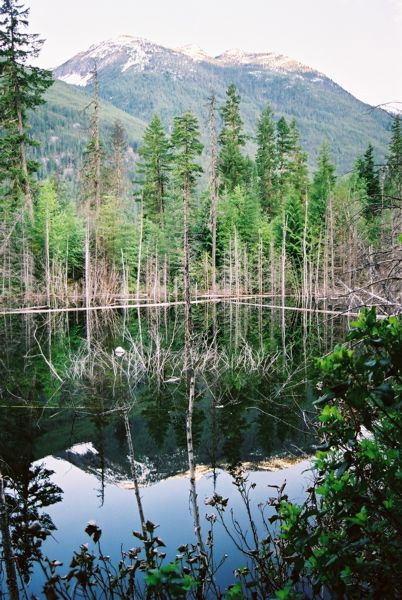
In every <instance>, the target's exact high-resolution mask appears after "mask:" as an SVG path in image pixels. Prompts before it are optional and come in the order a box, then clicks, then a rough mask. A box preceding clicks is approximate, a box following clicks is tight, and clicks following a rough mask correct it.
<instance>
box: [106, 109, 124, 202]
mask: <svg viewBox="0 0 402 600" xmlns="http://www.w3.org/2000/svg"><path fill="white" fill-rule="evenodd" d="M110 138H111V146H112V149H111V150H112V152H111V157H110V167H111V174H110V180H111V181H110V185H111V191H112V193H113V195H114V196H115V198H116V199H117V201H118V202H119V203H121V201H122V199H123V196H124V194H125V192H126V188H127V172H126V153H127V135H126V131H125V129H124V127H123V124H122V123H121V121H119V120H118V119H117V120H116V121H115V122H114V124H113V128H112V131H111V135H110Z"/></svg>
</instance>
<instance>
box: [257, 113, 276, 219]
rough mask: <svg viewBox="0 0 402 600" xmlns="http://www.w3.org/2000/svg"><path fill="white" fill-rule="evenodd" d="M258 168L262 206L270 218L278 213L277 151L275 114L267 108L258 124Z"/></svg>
mask: <svg viewBox="0 0 402 600" xmlns="http://www.w3.org/2000/svg"><path fill="white" fill-rule="evenodd" d="M256 167H257V175H258V187H259V194H260V199H261V206H262V209H263V210H264V212H265V213H266V214H267V215H268V216H269V217H273V216H275V214H276V212H277V207H276V206H275V205H276V201H275V195H276V194H277V189H276V188H277V174H276V168H277V150H276V139H275V123H274V120H273V112H272V109H271V107H270V106H267V107H266V108H265V109H264V110H263V111H262V113H261V116H260V118H259V120H258V123H257V156H256Z"/></svg>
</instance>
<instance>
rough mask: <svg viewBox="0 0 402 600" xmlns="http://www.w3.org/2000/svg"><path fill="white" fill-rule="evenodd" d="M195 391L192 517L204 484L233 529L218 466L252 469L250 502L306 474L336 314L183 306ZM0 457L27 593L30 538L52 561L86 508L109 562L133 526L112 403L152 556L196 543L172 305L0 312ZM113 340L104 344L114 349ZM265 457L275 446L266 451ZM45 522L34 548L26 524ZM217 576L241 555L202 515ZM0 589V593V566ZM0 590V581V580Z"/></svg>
mask: <svg viewBox="0 0 402 600" xmlns="http://www.w3.org/2000/svg"><path fill="white" fill-rule="evenodd" d="M194 321H195V331H196V335H195V340H194V350H193V351H194V356H195V361H196V365H197V368H196V400H195V411H194V415H193V423H192V425H193V438H194V450H195V459H196V463H197V482H196V486H197V496H198V502H199V510H200V517H201V527H202V531H203V533H205V532H206V531H207V529H208V527H209V524H208V522H207V520H206V518H205V517H206V515H208V514H211V512H213V510H212V509H211V507H210V506H207V505H205V503H204V500H205V498H208V497H211V496H212V494H213V493H214V492H217V493H219V494H220V495H221V496H223V497H228V498H229V504H228V506H229V508H233V511H234V514H235V516H236V518H237V519H238V521H239V523H240V525H241V526H242V527H243V528H244V530H245V531H246V530H247V527H248V523H247V519H246V511H245V508H244V504H243V502H242V499H241V497H240V495H239V494H238V491H237V489H236V488H235V486H234V485H233V477H232V475H231V468H233V467H239V466H241V467H242V468H243V469H244V470H245V473H246V474H248V475H249V481H250V483H251V482H254V483H256V484H257V485H256V487H255V489H253V491H252V503H253V510H254V511H255V514H254V515H253V516H254V517H255V520H256V524H257V528H258V529H259V530H260V529H262V524H261V523H260V516H259V510H258V504H259V503H264V502H265V501H266V500H267V498H268V497H269V496H270V495H272V489H271V488H269V487H268V486H269V485H275V484H278V485H280V484H281V483H282V482H283V480H284V479H286V481H287V490H288V494H289V496H290V497H291V498H293V499H301V498H302V497H303V490H304V489H305V487H306V482H307V481H308V480H309V479H311V477H312V474H311V472H310V471H309V461H308V458H306V457H308V455H309V454H310V453H311V451H312V448H313V445H314V442H315V440H314V434H313V432H312V429H311V423H312V422H313V421H314V409H313V405H312V401H313V399H314V388H313V385H312V383H310V382H312V380H313V379H314V366H313V364H314V361H313V359H314V357H317V356H321V355H323V354H325V353H326V352H328V351H329V350H330V349H331V348H332V347H333V346H334V344H335V343H336V342H337V341H340V340H343V339H344V337H345V332H346V329H347V326H348V323H347V320H346V319H345V318H344V317H336V318H335V317H333V316H331V315H329V316H327V315H320V314H306V313H298V312H288V311H282V310H274V311H272V310H267V309H263V308H256V307H251V306H244V305H233V304H229V303H228V304H226V305H219V306H215V305H205V306H197V307H196V309H195V310H194ZM0 337H1V339H0V342H1V350H0V353H1V354H0V361H1V362H0V368H1V381H0V391H1V407H0V433H1V441H0V461H1V470H2V472H3V475H4V476H5V477H6V484H7V489H6V492H7V498H8V502H9V504H10V505H11V504H12V506H13V511H12V515H11V531H12V535H13V536H14V543H15V545H16V551H15V552H16V554H17V556H18V557H19V561H18V564H19V569H20V573H21V575H22V578H23V579H24V580H25V585H26V589H27V590H28V592H29V594H32V593H34V594H38V595H39V596H40V594H41V590H42V586H43V575H42V573H41V570H40V569H39V568H38V565H37V564H36V561H35V555H36V554H37V553H38V552H40V553H42V555H43V556H47V557H49V558H50V559H57V560H60V561H61V562H62V563H63V567H64V566H65V569H66V570H67V568H68V565H69V561H70V558H71V556H72V553H73V551H74V550H77V549H78V548H79V546H80V544H82V543H86V542H89V538H88V536H87V535H86V534H85V532H84V529H85V526H86V524H87V522H88V521H89V520H95V521H96V523H97V524H98V525H99V526H100V527H101V529H102V532H103V534H102V546H103V550H104V552H107V553H108V554H109V555H110V556H111V557H112V559H113V560H115V561H118V559H119V558H120V552H121V548H124V549H129V548H130V547H132V546H134V545H136V544H137V543H138V540H134V538H133V536H132V531H133V530H138V529H140V520H139V516H138V508H137V504H136V501H135V495H134V491H133V481H132V478H131V472H130V457H129V450H128V444H127V437H126V430H125V425H124V420H123V417H122V414H123V412H126V413H128V415H129V424H130V430H131V438H132V442H133V447H134V452H135V469H136V473H137V477H138V481H139V484H140V491H141V497H142V503H143V508H144V512H145V515H146V518H147V519H150V520H151V521H152V522H154V523H157V524H158V525H159V528H158V535H159V536H160V537H161V538H162V539H163V541H164V542H165V544H166V546H167V549H166V552H167V560H169V559H174V557H175V556H176V554H177V547H178V546H180V545H181V544H183V543H195V537H194V520H193V517H194V515H193V511H192V506H191V502H190V488H189V480H188V468H189V467H188V455H187V445H186V430H185V425H186V410H187V398H186V393H185V382H184V377H183V375H182V371H183V364H184V362H183V361H184V351H183V347H184V332H183V314H182V312H181V309H157V310H156V309H143V310H141V311H136V310H130V311H127V312H125V313H122V312H111V311H107V313H105V314H103V313H97V314H92V315H90V316H89V317H88V318H86V317H85V315H83V314H82V313H81V314H79V313H77V314H74V313H70V314H67V315H66V314H65V315H53V316H52V317H49V316H48V315H36V316H17V317H7V318H4V319H3V321H2V323H1V327H0ZM118 347H121V348H122V349H123V351H124V352H123V351H122V352H121V353H120V354H119V353H118V354H119V355H116V348H118ZM279 459H280V460H279ZM35 521H39V522H40V523H41V524H42V525H43V526H44V527H45V528H46V529H48V530H50V531H51V532H52V533H51V535H49V536H48V537H47V538H46V539H45V540H43V541H41V540H38V541H37V547H36V548H33V547H32V544H31V543H30V542H29V539H31V538H27V537H26V536H25V535H24V527H25V523H28V526H29V524H30V523H32V522H35ZM214 552H215V555H216V557H217V561H218V562H219V560H220V558H221V557H223V556H225V555H227V558H226V560H225V561H224V563H223V565H222V567H221V568H220V570H219V572H218V575H217V582H218V584H219V586H220V587H221V589H224V588H225V587H226V586H227V585H229V584H230V583H232V582H233V580H234V575H233V571H234V569H235V568H237V567H239V566H241V565H245V564H246V563H247V557H245V556H244V555H243V554H242V553H241V552H240V551H239V549H237V548H235V547H234V545H233V543H232V542H231V541H230V539H229V537H228V535H227V534H226V533H225V531H224V530H223V529H222V527H221V526H220V524H219V523H217V524H216V525H215V548H214ZM0 590H2V591H3V592H4V593H6V585H5V576H4V574H2V575H1V579H0ZM0 597H1V594H0Z"/></svg>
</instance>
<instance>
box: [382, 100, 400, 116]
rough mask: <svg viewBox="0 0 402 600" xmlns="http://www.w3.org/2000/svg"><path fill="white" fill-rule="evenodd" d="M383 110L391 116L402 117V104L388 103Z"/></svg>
mask: <svg viewBox="0 0 402 600" xmlns="http://www.w3.org/2000/svg"><path fill="white" fill-rule="evenodd" d="M381 108H383V109H384V110H386V111H387V112H389V113H391V115H402V102H387V103H386V104H384V105H383V106H382V107H381Z"/></svg>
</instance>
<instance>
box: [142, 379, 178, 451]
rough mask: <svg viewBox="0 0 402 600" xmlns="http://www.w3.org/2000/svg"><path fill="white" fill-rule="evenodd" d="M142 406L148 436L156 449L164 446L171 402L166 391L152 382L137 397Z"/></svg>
mask: <svg viewBox="0 0 402 600" xmlns="http://www.w3.org/2000/svg"><path fill="white" fill-rule="evenodd" d="M139 400H140V402H141V405H142V406H143V409H142V415H143V417H144V418H145V421H146V423H147V428H148V431H149V435H150V436H151V438H152V439H153V441H154V442H155V444H156V446H157V448H158V449H161V448H162V447H163V445H164V442H165V439H166V435H167V432H168V430H169V426H170V410H171V401H170V398H169V396H168V394H167V393H166V391H165V390H164V389H163V388H162V389H161V388H160V386H157V385H155V386H153V385H152V382H151V384H150V385H149V387H148V386H147V388H146V389H145V390H144V391H142V392H141V394H140V396H139Z"/></svg>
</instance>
